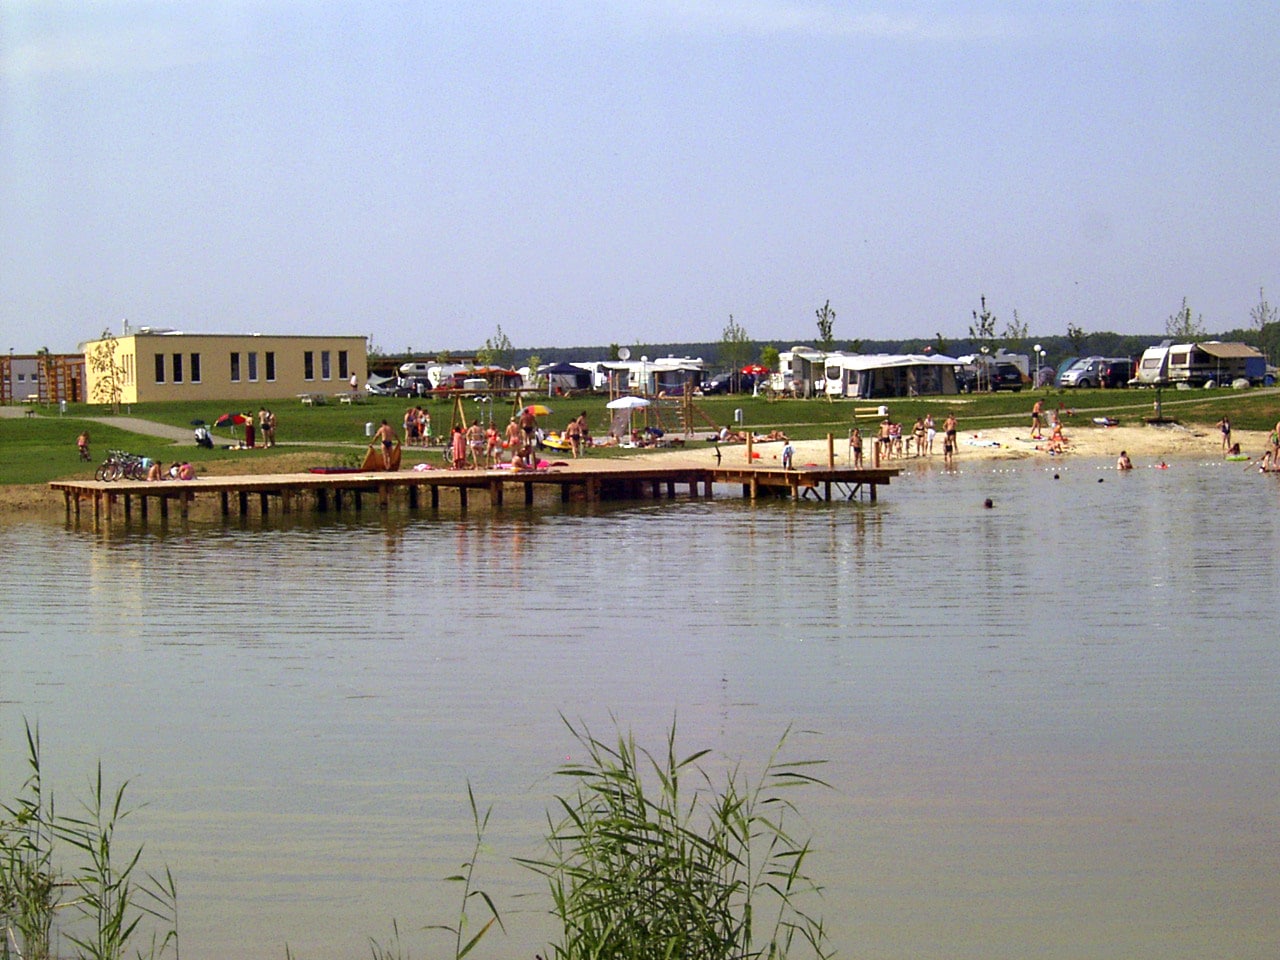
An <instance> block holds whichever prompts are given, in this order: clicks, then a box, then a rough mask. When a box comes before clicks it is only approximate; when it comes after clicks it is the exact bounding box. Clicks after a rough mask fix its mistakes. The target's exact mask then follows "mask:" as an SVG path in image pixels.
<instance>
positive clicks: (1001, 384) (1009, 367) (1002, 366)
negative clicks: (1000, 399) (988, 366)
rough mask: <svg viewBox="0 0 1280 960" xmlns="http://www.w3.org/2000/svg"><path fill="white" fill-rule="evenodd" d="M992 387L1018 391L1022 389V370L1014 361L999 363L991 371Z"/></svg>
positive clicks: (993, 388)
mask: <svg viewBox="0 0 1280 960" xmlns="http://www.w3.org/2000/svg"><path fill="white" fill-rule="evenodd" d="M991 389H992V390H1012V391H1013V392H1014V393H1017V392H1018V391H1019V390H1021V389H1022V371H1021V370H1019V369H1018V368H1017V367H1016V366H1014V365H1013V364H1012V363H997V364H996V366H995V369H994V370H993V371H992V372H991Z"/></svg>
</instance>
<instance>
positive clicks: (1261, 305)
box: [1249, 287, 1280, 332]
mask: <svg viewBox="0 0 1280 960" xmlns="http://www.w3.org/2000/svg"><path fill="white" fill-rule="evenodd" d="M1249 319H1250V320H1251V321H1252V324H1253V329H1255V330H1257V331H1258V332H1262V328H1263V327H1265V326H1266V325H1267V324H1269V323H1278V322H1280V310H1277V309H1276V308H1275V307H1273V306H1271V304H1269V303H1267V293H1266V291H1265V290H1263V289H1262V288H1261V287H1259V288H1258V305H1257V306H1256V307H1254V308H1253V309H1252V310H1250V311H1249Z"/></svg>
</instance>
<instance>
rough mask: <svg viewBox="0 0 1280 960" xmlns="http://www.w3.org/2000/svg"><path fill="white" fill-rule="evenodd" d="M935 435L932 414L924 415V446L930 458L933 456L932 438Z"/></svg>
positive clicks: (935, 429) (936, 430)
mask: <svg viewBox="0 0 1280 960" xmlns="http://www.w3.org/2000/svg"><path fill="white" fill-rule="evenodd" d="M937 435H938V429H937V427H935V426H934V423H933V414H932V413H926V414H925V415H924V444H925V449H926V450H927V451H928V452H929V456H931V457H932V456H933V438H934V437H936V436H937Z"/></svg>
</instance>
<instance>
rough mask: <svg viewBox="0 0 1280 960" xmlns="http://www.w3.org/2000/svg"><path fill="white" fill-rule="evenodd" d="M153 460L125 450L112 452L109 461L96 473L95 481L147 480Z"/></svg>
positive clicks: (94, 475)
mask: <svg viewBox="0 0 1280 960" xmlns="http://www.w3.org/2000/svg"><path fill="white" fill-rule="evenodd" d="M152 462H153V461H152V460H151V458H150V457H144V456H141V455H139V454H136V453H128V452H126V451H124V450H110V451H108V452H107V459H106V460H104V461H102V464H101V465H100V466H99V467H98V469H97V470H95V471H94V474H93V477H94V479H95V480H119V479H121V478H124V479H126V480H145V479H147V471H148V470H150V469H151V464H152Z"/></svg>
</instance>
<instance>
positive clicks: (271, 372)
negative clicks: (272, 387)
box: [266, 350, 276, 383]
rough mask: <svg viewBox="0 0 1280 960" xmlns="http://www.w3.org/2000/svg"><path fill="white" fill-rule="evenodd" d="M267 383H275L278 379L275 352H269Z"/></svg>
mask: <svg viewBox="0 0 1280 960" xmlns="http://www.w3.org/2000/svg"><path fill="white" fill-rule="evenodd" d="M266 356H267V381H268V382H270V383H274V382H275V379H276V355H275V352H274V351H271V350H268V351H267V354H266Z"/></svg>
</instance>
